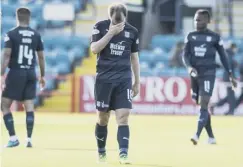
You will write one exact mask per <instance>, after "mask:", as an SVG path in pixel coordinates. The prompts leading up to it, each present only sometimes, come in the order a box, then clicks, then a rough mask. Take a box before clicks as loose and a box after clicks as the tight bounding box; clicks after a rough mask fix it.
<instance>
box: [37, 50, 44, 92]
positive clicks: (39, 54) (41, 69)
mask: <svg viewBox="0 0 243 167" xmlns="http://www.w3.org/2000/svg"><path fill="white" fill-rule="evenodd" d="M37 55H38V60H39V66H40V75H41V77H40V85H41V88H42V89H43V88H44V87H45V80H44V77H45V57H44V53H43V51H38V52H37Z"/></svg>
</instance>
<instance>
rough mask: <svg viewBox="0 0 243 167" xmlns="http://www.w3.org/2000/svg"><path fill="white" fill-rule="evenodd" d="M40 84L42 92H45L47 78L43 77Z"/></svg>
mask: <svg viewBox="0 0 243 167" xmlns="http://www.w3.org/2000/svg"><path fill="white" fill-rule="evenodd" d="M39 83H40V88H41V91H42V90H44V88H45V86H46V81H45V78H44V77H41V78H40V80H39Z"/></svg>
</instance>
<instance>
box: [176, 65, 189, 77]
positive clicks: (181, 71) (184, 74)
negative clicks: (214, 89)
mask: <svg viewBox="0 0 243 167" xmlns="http://www.w3.org/2000/svg"><path fill="white" fill-rule="evenodd" d="M176 74H177V75H178V76H181V77H187V76H189V74H188V72H187V69H186V68H183V67H181V68H176Z"/></svg>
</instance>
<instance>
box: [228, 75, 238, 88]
mask: <svg viewBox="0 0 243 167" xmlns="http://www.w3.org/2000/svg"><path fill="white" fill-rule="evenodd" d="M229 79H230V82H231V85H232V88H233V89H234V88H236V87H237V81H236V79H235V78H234V77H233V76H232V75H230V77H229Z"/></svg>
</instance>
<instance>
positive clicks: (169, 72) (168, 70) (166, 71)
mask: <svg viewBox="0 0 243 167" xmlns="http://www.w3.org/2000/svg"><path fill="white" fill-rule="evenodd" d="M157 75H158V76H176V69H172V68H164V69H163V70H161V71H159V72H158V73H157Z"/></svg>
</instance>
